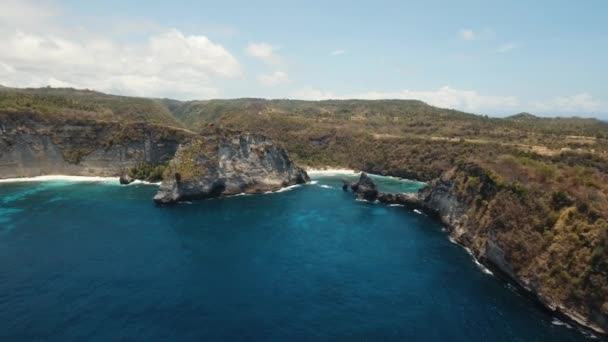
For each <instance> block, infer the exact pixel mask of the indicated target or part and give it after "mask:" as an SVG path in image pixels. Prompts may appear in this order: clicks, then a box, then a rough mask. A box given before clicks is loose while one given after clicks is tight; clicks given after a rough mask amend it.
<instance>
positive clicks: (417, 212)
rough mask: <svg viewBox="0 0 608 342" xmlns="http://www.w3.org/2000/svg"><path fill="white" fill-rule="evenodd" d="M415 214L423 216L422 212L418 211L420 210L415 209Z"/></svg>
mask: <svg viewBox="0 0 608 342" xmlns="http://www.w3.org/2000/svg"><path fill="white" fill-rule="evenodd" d="M414 212H415V213H416V214H420V215H422V211H420V210H418V209H414Z"/></svg>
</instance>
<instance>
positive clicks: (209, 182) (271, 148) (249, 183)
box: [154, 133, 310, 204]
mask: <svg viewBox="0 0 608 342" xmlns="http://www.w3.org/2000/svg"><path fill="white" fill-rule="evenodd" d="M163 178H164V180H163V182H162V184H161V186H160V188H159V191H158V193H157V194H156V196H155V197H154V201H155V202H156V203H159V204H169V203H174V202H178V201H182V200H190V199H200V198H208V197H219V196H228V195H235V194H239V193H243V192H245V193H261V192H266V191H274V190H278V189H280V188H282V187H285V186H289V185H294V184H300V183H305V182H308V181H309V180H310V179H309V178H308V175H307V174H306V171H304V170H302V169H301V168H298V167H297V166H295V164H294V163H293V162H292V161H291V160H290V159H289V157H288V155H287V152H286V151H285V150H284V149H282V148H279V147H278V146H276V145H275V144H274V143H273V142H272V141H271V140H270V139H269V138H266V137H264V136H261V135H253V134H237V133H218V134H215V135H209V136H201V137H199V138H197V139H196V140H195V141H193V142H191V143H189V144H186V145H184V146H181V147H180V148H179V150H178V151H177V153H176V155H175V158H174V159H173V160H172V161H171V163H170V164H169V167H168V169H167V171H166V172H165V175H164V177H163Z"/></svg>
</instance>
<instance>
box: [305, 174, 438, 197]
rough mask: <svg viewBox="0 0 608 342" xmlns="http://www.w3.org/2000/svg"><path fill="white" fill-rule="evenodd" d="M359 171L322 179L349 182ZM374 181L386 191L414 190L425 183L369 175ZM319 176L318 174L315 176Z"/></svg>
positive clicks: (354, 178)
mask: <svg viewBox="0 0 608 342" xmlns="http://www.w3.org/2000/svg"><path fill="white" fill-rule="evenodd" d="M359 175H360V173H352V174H341V175H333V176H324V177H322V178H323V179H328V178H329V179H346V180H348V181H350V182H353V181H356V180H357V179H359ZM369 176H370V177H371V178H372V179H373V180H374V183H376V186H377V187H378V190H379V191H382V192H386V193H394V194H398V193H402V192H416V191H418V189H420V188H422V187H424V186H425V185H426V183H422V182H416V181H411V180H407V179H398V178H393V177H383V176H378V175H371V174H370V175H369ZM317 178H319V176H317Z"/></svg>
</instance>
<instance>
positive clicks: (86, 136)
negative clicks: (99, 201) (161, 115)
mask: <svg viewBox="0 0 608 342" xmlns="http://www.w3.org/2000/svg"><path fill="white" fill-rule="evenodd" d="M190 135H191V134H189V133H188V132H185V131H183V130H179V129H172V128H167V127H161V126H156V125H150V124H144V123H129V124H119V123H116V122H100V121H91V120H73V119H70V120H66V121H61V120H47V119H46V118H44V117H42V116H40V115H38V114H35V113H0V178H15V177H33V176H41V175H49V174H65V175H79V176H118V175H119V174H120V173H121V171H122V170H125V169H128V168H129V167H132V166H134V165H136V164H137V163H140V162H146V163H149V164H159V163H164V162H168V160H170V159H171V158H172V157H173V155H174V154H175V151H176V150H177V147H178V146H179V143H180V142H182V141H186V140H187V139H189V136H190Z"/></svg>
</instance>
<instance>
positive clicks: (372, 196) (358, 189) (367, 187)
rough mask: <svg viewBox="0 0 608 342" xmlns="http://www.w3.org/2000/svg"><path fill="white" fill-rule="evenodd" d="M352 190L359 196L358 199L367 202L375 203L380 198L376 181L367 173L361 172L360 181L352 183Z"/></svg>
mask: <svg viewBox="0 0 608 342" xmlns="http://www.w3.org/2000/svg"><path fill="white" fill-rule="evenodd" d="M350 188H351V189H352V190H353V192H354V193H356V194H357V198H359V199H364V200H367V201H375V200H376V198H377V197H378V189H377V188H376V184H375V183H374V181H373V180H372V179H371V178H370V177H369V176H368V175H367V173H365V172H361V176H359V180H358V181H356V182H354V183H352V184H351V185H350Z"/></svg>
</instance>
